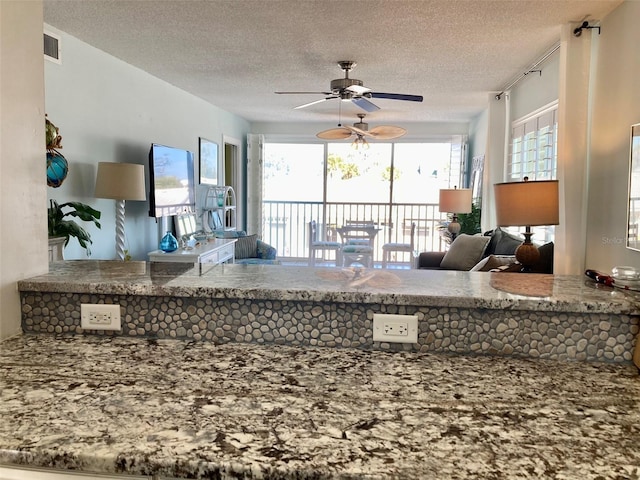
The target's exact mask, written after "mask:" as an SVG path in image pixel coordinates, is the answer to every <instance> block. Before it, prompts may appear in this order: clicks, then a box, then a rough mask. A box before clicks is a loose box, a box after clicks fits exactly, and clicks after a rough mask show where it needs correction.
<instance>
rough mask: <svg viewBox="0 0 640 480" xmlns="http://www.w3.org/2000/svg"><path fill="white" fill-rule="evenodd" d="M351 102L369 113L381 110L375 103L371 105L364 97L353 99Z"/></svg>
mask: <svg viewBox="0 0 640 480" xmlns="http://www.w3.org/2000/svg"><path fill="white" fill-rule="evenodd" d="M351 101H352V102H353V103H355V104H356V105H357V106H359V107H360V108H361V109H363V110H365V111H367V112H375V111H376V110H380V107H379V106H377V105H376V104H375V103H371V102H370V101H369V100H367V99H366V98H364V97H357V98H352V99H351Z"/></svg>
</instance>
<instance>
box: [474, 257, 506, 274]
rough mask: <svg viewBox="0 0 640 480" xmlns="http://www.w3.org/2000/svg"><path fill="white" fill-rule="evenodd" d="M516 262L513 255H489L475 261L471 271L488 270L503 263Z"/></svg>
mask: <svg viewBox="0 0 640 480" xmlns="http://www.w3.org/2000/svg"><path fill="white" fill-rule="evenodd" d="M515 262H516V257H515V255H489V256H488V257H484V258H483V259H482V260H480V261H479V262H478V263H476V264H475V265H474V266H473V268H472V269H471V271H472V272H489V271H491V270H493V269H494V268H498V267H502V266H504V265H511V264H512V263H515Z"/></svg>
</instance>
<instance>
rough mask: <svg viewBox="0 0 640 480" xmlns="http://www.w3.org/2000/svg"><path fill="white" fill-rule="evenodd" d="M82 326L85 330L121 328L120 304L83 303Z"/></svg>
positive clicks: (81, 311)
mask: <svg viewBox="0 0 640 480" xmlns="http://www.w3.org/2000/svg"><path fill="white" fill-rule="evenodd" d="M80 326H81V327H82V328H83V329H84V330H120V329H121V328H122V326H121V323H120V305H105V304H91V303H81V304H80Z"/></svg>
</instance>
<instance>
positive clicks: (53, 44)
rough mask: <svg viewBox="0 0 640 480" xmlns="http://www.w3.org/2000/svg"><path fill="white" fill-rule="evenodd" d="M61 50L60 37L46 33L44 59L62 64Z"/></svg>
mask: <svg viewBox="0 0 640 480" xmlns="http://www.w3.org/2000/svg"><path fill="white" fill-rule="evenodd" d="M61 53H62V52H61V49H60V37H59V36H58V35H55V34H53V33H50V32H44V58H46V59H47V60H49V61H51V62H54V63H58V64H61V63H62V55H61Z"/></svg>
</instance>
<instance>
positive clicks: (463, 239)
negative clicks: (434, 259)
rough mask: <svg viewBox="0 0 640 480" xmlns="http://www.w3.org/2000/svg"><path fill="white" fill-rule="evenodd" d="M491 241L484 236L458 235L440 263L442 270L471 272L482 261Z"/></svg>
mask: <svg viewBox="0 0 640 480" xmlns="http://www.w3.org/2000/svg"><path fill="white" fill-rule="evenodd" d="M489 240H491V238H490V237H485V236H484V235H466V234H464V233H463V234H461V235H458V236H457V237H456V239H455V240H454V241H453V243H452V244H451V246H450V247H449V251H448V252H447V253H446V254H445V256H444V258H443V259H442V262H440V268H444V269H446V270H471V269H472V268H473V266H474V265H475V264H476V263H478V262H479V261H480V260H481V259H482V255H483V253H484V251H485V249H486V248H487V244H488V243H489Z"/></svg>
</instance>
